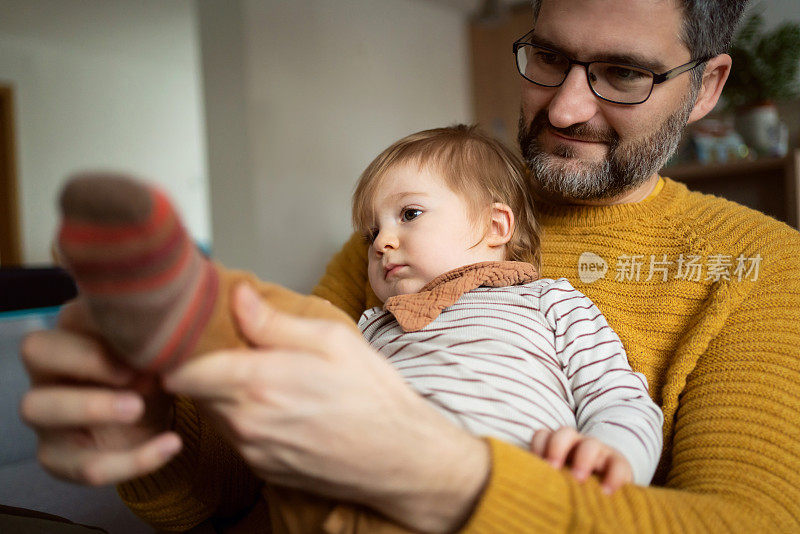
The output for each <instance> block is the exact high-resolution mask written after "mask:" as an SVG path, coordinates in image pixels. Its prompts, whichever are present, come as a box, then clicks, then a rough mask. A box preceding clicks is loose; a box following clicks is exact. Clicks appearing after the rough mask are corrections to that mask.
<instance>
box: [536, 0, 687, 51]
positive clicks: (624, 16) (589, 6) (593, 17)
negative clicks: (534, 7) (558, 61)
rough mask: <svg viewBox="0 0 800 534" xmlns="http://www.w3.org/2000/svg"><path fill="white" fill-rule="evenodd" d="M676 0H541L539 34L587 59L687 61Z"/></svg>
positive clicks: (544, 38) (537, 28)
mask: <svg viewBox="0 0 800 534" xmlns="http://www.w3.org/2000/svg"><path fill="white" fill-rule="evenodd" d="M682 17H683V11H682V8H681V6H680V5H679V4H678V2H677V0H542V1H541V7H540V9H539V13H538V17H537V20H536V26H535V32H534V35H535V37H537V38H539V39H540V40H542V41H544V43H542V44H549V45H551V46H555V47H557V48H558V49H560V50H561V51H563V52H565V53H566V54H569V55H571V56H572V57H575V58H576V59H579V60H583V61H590V60H597V59H609V58H610V57H613V56H620V57H626V56H635V57H641V58H650V59H651V60H653V61H660V62H662V63H665V64H672V63H675V62H680V61H681V60H683V61H688V60H689V50H688V49H687V48H686V46H685V44H684V43H683V41H682V40H681V26H682V22H683V19H682Z"/></svg>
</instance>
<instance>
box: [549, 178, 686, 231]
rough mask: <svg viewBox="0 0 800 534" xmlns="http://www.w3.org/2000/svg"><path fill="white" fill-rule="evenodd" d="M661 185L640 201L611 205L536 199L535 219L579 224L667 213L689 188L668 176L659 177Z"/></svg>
mask: <svg viewBox="0 0 800 534" xmlns="http://www.w3.org/2000/svg"><path fill="white" fill-rule="evenodd" d="M661 179H662V180H663V181H664V184H663V186H661V187H660V190H658V188H657V189H656V191H654V192H653V194H651V195H650V196H648V197H647V198H646V199H644V200H642V201H641V202H633V203H629V204H615V205H613V206H582V205H563V204H551V203H549V202H546V201H542V200H540V201H537V202H536V211H537V215H538V218H539V222H541V223H542V224H544V225H545V226H563V227H575V228H577V227H583V226H591V227H597V226H604V225H610V224H615V223H620V222H624V221H629V220H635V219H640V218H643V217H651V216H664V215H666V214H669V213H671V212H673V211H675V209H676V208H677V207H679V206H680V205H681V203H682V200H683V199H684V198H685V197H686V196H687V195H688V193H689V190H688V189H687V188H686V186H685V185H683V184H681V183H678V182H676V181H674V180H671V179H669V178H661Z"/></svg>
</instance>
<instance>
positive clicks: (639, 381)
mask: <svg viewBox="0 0 800 534" xmlns="http://www.w3.org/2000/svg"><path fill="white" fill-rule="evenodd" d="M540 304H541V310H542V312H543V313H544V315H545V319H546V320H547V322H548V323H549V325H550V327H551V328H552V330H553V332H554V337H555V340H554V341H555V348H556V354H558V355H559V361H560V362H561V365H562V369H563V371H564V373H565V374H566V376H567V379H568V380H569V384H570V386H571V391H572V395H573V399H574V403H575V418H576V421H577V425H578V431H579V432H581V433H582V434H583V435H586V436H591V437H593V438H596V439H598V440H600V441H601V442H603V443H605V444H606V445H609V446H611V447H613V448H614V449H616V450H617V451H618V452H620V453H621V454H622V455H623V456H625V458H626V459H627V460H628V462H629V463H630V465H631V468H632V469H633V475H634V481H635V482H636V483H637V484H641V485H647V484H649V483H650V480H651V479H652V478H653V473H655V470H656V466H657V465H658V460H659V458H660V457H661V426H662V424H663V422H664V417H663V414H662V413H661V409H660V408H659V407H658V406H656V404H655V403H654V402H653V401H652V399H651V398H650V395H649V393H648V391H647V379H645V377H644V375H642V374H641V373H634V372H633V370H632V369H631V367H630V365H629V364H628V358H627V356H626V354H625V349H624V347H623V346H622V341H620V339H619V337H618V336H617V334H616V332H614V330H612V329H611V327H610V326H609V325H608V323H607V322H606V319H605V317H604V316H603V314H602V313H601V312H600V310H599V309H598V308H597V306H595V305H594V303H593V302H592V301H591V300H589V298H588V297H586V296H585V295H584V294H583V293H581V292H580V291H578V290H577V289H575V288H573V287H572V285H571V284H570V283H569V282H568V281H567V280H566V279H564V278H562V279H560V280H556V281H554V282H552V283H551V284H549V285H547V286H543V287H542V293H541V299H540Z"/></svg>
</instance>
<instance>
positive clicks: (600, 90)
mask: <svg viewBox="0 0 800 534" xmlns="http://www.w3.org/2000/svg"><path fill="white" fill-rule="evenodd" d="M517 68H518V69H519V72H520V74H522V75H523V76H524V77H525V78H527V79H528V80H530V81H532V82H534V83H537V84H539V85H544V86H547V87H556V86H559V85H561V84H562V83H563V82H564V80H565V79H566V77H567V74H568V73H569V68H570V60H569V59H568V58H567V57H566V56H564V55H563V54H559V53H558V52H553V51H552V50H548V49H546V48H540V47H538V46H535V45H530V44H525V43H523V44H521V46H520V47H519V48H518V49H517ZM586 74H587V76H588V78H589V85H590V86H591V87H592V89H593V90H594V92H595V93H597V95H598V96H600V97H601V98H605V99H606V100H611V101H612V102H619V103H638V102H641V101H643V100H646V99H647V97H648V96H649V95H650V91H651V90H652V88H653V74H652V73H651V72H650V71H647V70H644V69H638V68H636V67H631V66H628V65H618V64H616V63H604V62H592V63H591V64H590V65H589V66H588V69H587V73H586Z"/></svg>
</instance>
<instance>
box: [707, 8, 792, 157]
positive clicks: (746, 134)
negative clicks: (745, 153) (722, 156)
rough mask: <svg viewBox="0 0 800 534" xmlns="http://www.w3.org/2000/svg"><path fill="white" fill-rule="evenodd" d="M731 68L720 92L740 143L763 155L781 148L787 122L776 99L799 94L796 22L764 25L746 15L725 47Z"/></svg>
mask: <svg viewBox="0 0 800 534" xmlns="http://www.w3.org/2000/svg"><path fill="white" fill-rule="evenodd" d="M730 54H731V57H732V58H733V67H732V69H731V73H730V77H729V78H728V82H727V84H726V85H725V90H724V92H723V96H724V97H725V100H726V102H727V104H728V107H729V108H730V109H732V110H733V111H734V113H735V116H736V129H737V130H738V131H739V133H740V134H741V135H742V137H743V138H744V140H745V142H746V143H747V144H748V145H749V146H750V147H751V148H753V149H755V150H756V151H757V152H758V153H760V154H763V155H782V154H783V153H785V152H786V143H787V141H786V136H787V134H786V126H785V125H783V124H781V122H780V119H779V117H778V111H777V108H776V107H775V103H776V102H783V101H786V100H791V99H794V98H797V97H798V96H800V83H798V71H800V25H798V24H796V23H790V22H786V23H783V24H781V25H779V26H777V27H776V28H775V29H773V30H771V31H766V30H765V29H764V19H763V17H762V16H761V15H760V14H754V15H752V16H750V17H749V18H748V19H747V21H746V22H745V23H744V25H743V26H742V28H741V29H740V30H739V32H738V34H737V35H736V39H735V40H734V43H733V46H732V47H731V51H730Z"/></svg>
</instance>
